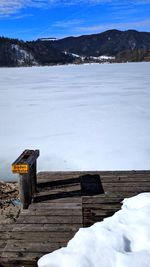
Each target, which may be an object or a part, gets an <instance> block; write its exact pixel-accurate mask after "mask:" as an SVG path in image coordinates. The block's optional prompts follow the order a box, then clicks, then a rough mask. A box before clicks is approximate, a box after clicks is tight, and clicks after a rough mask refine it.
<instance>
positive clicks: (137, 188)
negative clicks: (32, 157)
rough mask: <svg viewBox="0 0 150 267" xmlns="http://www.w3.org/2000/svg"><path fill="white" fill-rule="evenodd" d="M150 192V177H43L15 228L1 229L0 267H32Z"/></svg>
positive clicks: (63, 174)
mask: <svg viewBox="0 0 150 267" xmlns="http://www.w3.org/2000/svg"><path fill="white" fill-rule="evenodd" d="M149 191H150V171H118V172H117V171H116V172H115V171H113V172H111V171H106V172H102V171H98V172H43V173H39V174H38V193H35V194H34V196H33V200H32V203H31V204H30V205H29V207H28V209H26V210H22V211H21V213H20V216H19V218H18V219H17V221H16V223H15V224H14V225H7V224H5V225H0V267H13V266H14V267H22V266H24V267H33V266H37V260H38V259H39V258H40V257H41V256H42V255H44V254H46V253H49V252H52V251H54V250H56V249H58V248H61V247H63V246H66V245H67V242H68V241H69V240H70V239H71V238H72V237H73V236H74V234H75V233H76V232H77V231H78V229H79V228H81V227H89V226H91V225H92V224H93V223H95V222H98V221H102V220H103V219H104V218H106V217H108V216H111V215H113V214H114V213H115V212H116V211H118V210H119V209H120V207H121V201H122V200H123V199H124V198H126V197H131V196H134V195H136V194H138V193H141V192H149Z"/></svg>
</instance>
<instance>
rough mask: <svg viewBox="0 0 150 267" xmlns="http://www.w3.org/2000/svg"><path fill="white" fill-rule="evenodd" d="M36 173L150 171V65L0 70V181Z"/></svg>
mask: <svg viewBox="0 0 150 267" xmlns="http://www.w3.org/2000/svg"><path fill="white" fill-rule="evenodd" d="M24 149H40V152H41V156H40V158H39V160H38V169H39V170H49V171H50V170H57V171H58V170H123V169H124V170H133V169H150V63H127V64H101V65H100V64H94V65H72V66H71V65H68V66H54V67H32V68H1V71H0V179H1V180H10V179H16V178H17V177H16V176H13V175H12V174H11V163H12V162H13V161H14V160H15V159H16V158H17V157H18V156H19V154H20V153H21V152H22V151H23V150H24Z"/></svg>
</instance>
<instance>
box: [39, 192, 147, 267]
mask: <svg viewBox="0 0 150 267" xmlns="http://www.w3.org/2000/svg"><path fill="white" fill-rule="evenodd" d="M38 266H39V267H100V266H103V267H114V266H115V267H128V266H132V267H149V266H150V193H142V194H139V195H137V196H135V197H131V198H129V199H125V200H124V201H123V206H122V209H121V210H120V211H118V212H116V213H115V214H114V215H113V216H112V217H110V218H107V219H105V220H104V221H103V222H98V223H96V224H94V225H93V226H91V227H89V228H84V229H80V230H79V231H78V233H77V234H76V235H75V236H74V238H73V239H72V240H71V241H70V242H69V243H68V246H67V247H66V248H61V249H59V250H57V251H55V252H53V253H50V254H47V255H45V256H43V257H42V258H41V259H40V260H39V261H38Z"/></svg>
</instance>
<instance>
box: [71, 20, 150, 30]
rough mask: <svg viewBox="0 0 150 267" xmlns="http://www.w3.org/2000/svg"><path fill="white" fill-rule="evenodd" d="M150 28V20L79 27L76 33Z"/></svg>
mask: <svg viewBox="0 0 150 267" xmlns="http://www.w3.org/2000/svg"><path fill="white" fill-rule="evenodd" d="M148 26H149V27H150V19H148V20H141V21H134V22H126V23H109V24H107V23H105V24H104V25H102V24H101V25H94V26H89V27H88V26H87V27H86V26H85V27H78V28H76V31H79V32H82V33H83V32H84V33H91V32H92V33H93V32H96V33H98V32H102V31H105V30H110V29H120V30H128V29H133V28H134V29H136V28H138V29H139V30H144V28H147V27H148Z"/></svg>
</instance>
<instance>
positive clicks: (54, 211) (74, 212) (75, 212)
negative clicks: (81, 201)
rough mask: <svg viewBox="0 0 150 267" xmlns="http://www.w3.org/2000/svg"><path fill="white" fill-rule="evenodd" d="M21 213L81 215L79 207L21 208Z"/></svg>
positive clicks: (25, 214)
mask: <svg viewBox="0 0 150 267" xmlns="http://www.w3.org/2000/svg"><path fill="white" fill-rule="evenodd" d="M21 214H22V215H24V216H43V215H44V216H50V215H51V216H56V215H57V216H72V215H73V216H82V210H81V209H67V210H66V209H42V210H39V209H34V210H33V209H32V210H23V211H22V213H21Z"/></svg>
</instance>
